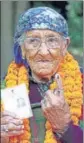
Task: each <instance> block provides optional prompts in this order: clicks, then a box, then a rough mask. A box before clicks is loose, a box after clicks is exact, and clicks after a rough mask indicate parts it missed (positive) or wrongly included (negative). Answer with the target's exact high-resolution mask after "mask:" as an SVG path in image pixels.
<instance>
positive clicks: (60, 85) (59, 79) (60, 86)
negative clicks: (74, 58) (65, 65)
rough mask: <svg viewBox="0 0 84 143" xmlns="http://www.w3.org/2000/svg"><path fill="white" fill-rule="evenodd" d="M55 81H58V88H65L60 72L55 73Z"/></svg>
mask: <svg viewBox="0 0 84 143" xmlns="http://www.w3.org/2000/svg"><path fill="white" fill-rule="evenodd" d="M55 81H56V82H57V85H58V89H59V90H63V85H62V79H61V77H60V75H59V74H58V73H57V74H55Z"/></svg>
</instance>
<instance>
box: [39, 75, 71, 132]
mask: <svg viewBox="0 0 84 143" xmlns="http://www.w3.org/2000/svg"><path fill="white" fill-rule="evenodd" d="M55 80H56V82H57V84H58V87H57V88H56V89H54V90H47V91H46V92H45V96H44V99H43V100H42V101H41V106H42V110H43V113H44V116H45V117H46V119H47V120H48V121H49V122H50V123H51V125H52V128H53V130H54V131H57V132H58V133H64V131H65V130H66V129H67V127H68V124H69V123H70V121H71V115H70V110H69V105H68V104H67V103H66V101H65V98H64V92H63V85H62V80H61V77H60V75H59V74H56V75H55Z"/></svg>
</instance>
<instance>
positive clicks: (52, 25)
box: [14, 7, 68, 63]
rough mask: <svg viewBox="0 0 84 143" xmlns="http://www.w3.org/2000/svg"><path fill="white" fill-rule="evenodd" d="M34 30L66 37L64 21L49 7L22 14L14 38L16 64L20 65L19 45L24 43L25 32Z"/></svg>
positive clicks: (33, 9)
mask: <svg viewBox="0 0 84 143" xmlns="http://www.w3.org/2000/svg"><path fill="white" fill-rule="evenodd" d="M35 29H49V30H52V31H55V32H58V33H60V34H62V35H63V36H64V37H65V38H66V37H68V26H67V22H66V20H65V19H64V18H63V16H62V15H60V14H59V13H58V12H56V11H55V10H53V9H51V8H49V7H36V8H31V9H29V10H27V11H26V12H24V13H23V14H22V15H21V16H20V18H19V21H18V24H17V27H16V31H15V36H14V54H15V61H16V63H22V62H23V59H22V55H21V48H20V45H21V44H22V43H23V42H24V39H25V38H26V37H25V32H26V31H29V30H35Z"/></svg>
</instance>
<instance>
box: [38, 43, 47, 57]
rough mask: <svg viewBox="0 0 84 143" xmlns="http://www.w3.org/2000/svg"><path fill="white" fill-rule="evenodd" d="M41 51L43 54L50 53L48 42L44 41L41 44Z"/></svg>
mask: <svg viewBox="0 0 84 143" xmlns="http://www.w3.org/2000/svg"><path fill="white" fill-rule="evenodd" d="M39 53H40V54H41V55H47V54H49V51H48V48H47V46H46V44H45V43H44V42H42V43H41V46H40V48H39Z"/></svg>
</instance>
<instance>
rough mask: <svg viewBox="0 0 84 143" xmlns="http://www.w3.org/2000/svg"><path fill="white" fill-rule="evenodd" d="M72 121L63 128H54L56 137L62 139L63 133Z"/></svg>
mask: <svg viewBox="0 0 84 143" xmlns="http://www.w3.org/2000/svg"><path fill="white" fill-rule="evenodd" d="M70 124H71V123H69V124H68V125H67V126H66V127H64V128H63V129H62V130H54V131H53V133H54V135H55V137H56V139H58V140H60V139H61V138H62V137H63V135H64V134H65V133H66V132H67V130H68V128H69V126H70Z"/></svg>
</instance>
